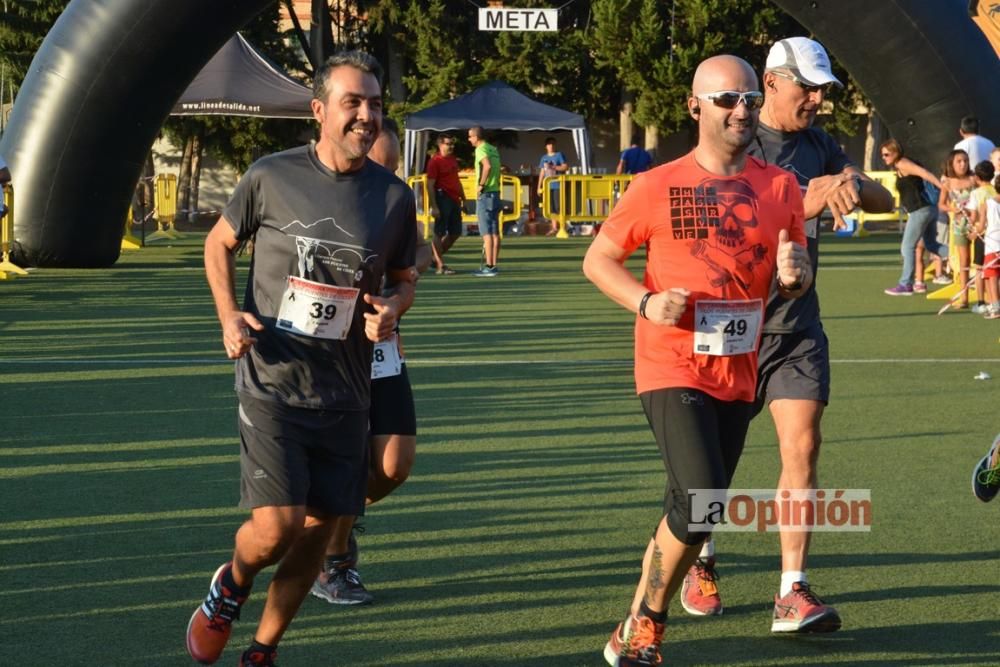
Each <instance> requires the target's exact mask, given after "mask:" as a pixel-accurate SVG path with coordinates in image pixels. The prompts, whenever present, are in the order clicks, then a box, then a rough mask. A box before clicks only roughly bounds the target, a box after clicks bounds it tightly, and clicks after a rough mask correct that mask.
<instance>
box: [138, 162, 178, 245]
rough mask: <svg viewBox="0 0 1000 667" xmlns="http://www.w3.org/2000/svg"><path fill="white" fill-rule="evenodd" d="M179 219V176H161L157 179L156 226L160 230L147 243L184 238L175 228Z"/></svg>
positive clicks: (147, 238)
mask: <svg viewBox="0 0 1000 667" xmlns="http://www.w3.org/2000/svg"><path fill="white" fill-rule="evenodd" d="M176 217H177V176H176V175H174V174H159V175H158V176H157V177H156V224H157V225H158V227H159V229H157V230H156V231H155V232H153V233H152V234H150V235H149V236H147V237H146V241H156V240H157V239H178V238H180V237H182V236H183V234H181V233H180V232H178V231H177V229H176V228H175V227H174V219H175V218H176Z"/></svg>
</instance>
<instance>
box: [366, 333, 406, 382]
mask: <svg viewBox="0 0 1000 667" xmlns="http://www.w3.org/2000/svg"><path fill="white" fill-rule="evenodd" d="M402 372H403V359H402V357H400V356H399V344H398V343H397V342H396V334H392V336H390V337H389V339H388V340H383V341H380V342H378V343H375V349H374V350H373V352H372V379H373V380H378V379H379V378H388V377H394V376H396V375H399V374H400V373H402Z"/></svg>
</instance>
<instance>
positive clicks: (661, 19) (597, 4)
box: [593, 0, 863, 133]
mask: <svg viewBox="0 0 1000 667" xmlns="http://www.w3.org/2000/svg"><path fill="white" fill-rule="evenodd" d="M593 11H594V19H595V23H596V30H595V31H594V50H595V57H596V58H597V60H598V62H600V63H603V64H605V65H607V66H609V67H612V68H613V69H614V70H615V71H616V73H617V75H618V79H619V80H620V81H621V82H622V85H623V86H624V88H625V89H626V90H627V91H628V92H629V93H630V94H631V95H633V96H634V97H635V100H636V102H635V118H636V120H637V121H638V122H640V123H641V124H643V125H647V126H651V127H655V128H657V129H658V130H659V131H660V132H662V133H672V132H677V131H681V130H684V129H690V128H691V127H692V123H691V120H690V118H689V117H688V113H687V108H686V106H685V105H684V104H683V100H685V99H686V98H687V96H688V95H689V94H690V88H691V79H692V77H693V76H694V70H695V68H696V67H697V66H698V63H700V62H701V61H702V60H704V59H705V58H707V57H709V56H712V55H715V54H719V53H731V54H733V55H737V56H740V57H741V58H743V59H745V60H746V61H748V62H749V63H750V64H751V65H753V67H754V69H755V70H757V71H758V72H760V71H761V70H762V69H763V65H764V62H765V60H766V59H767V53H768V51H769V49H770V47H771V44H773V43H774V41H776V40H778V39H781V38H782V37H788V36H792V35H807V34H809V32H808V31H807V30H806V29H805V28H803V27H802V26H801V25H800V24H799V23H798V22H796V21H795V20H794V19H793V18H792V17H791V16H789V15H787V14H785V13H784V12H783V11H781V10H780V9H779V8H778V7H777V6H776V5H775V4H773V3H772V2H769V1H768V0H673V1H672V2H662V1H660V0H594V3H593ZM834 68H835V72H836V74H837V76H838V78H840V79H841V80H842V81H845V82H848V86H847V90H846V91H845V92H844V93H839V94H838V93H834V95H833V96H831V98H830V99H831V102H832V104H833V110H834V116H833V122H832V123H828V124H827V127H828V129H835V130H848V128H850V129H849V130H848V131H851V132H853V131H854V130H855V129H856V128H855V127H854V122H853V119H851V118H850V112H851V111H853V109H854V108H856V106H857V103H858V102H859V101H860V100H861V99H863V98H862V97H861V95H860V90H859V89H858V87H857V84H856V83H854V82H853V80H851V79H850V77H849V76H848V75H847V73H846V71H844V69H843V67H841V66H840V65H839V64H838V63H836V62H835V65H834ZM831 125H832V128H831Z"/></svg>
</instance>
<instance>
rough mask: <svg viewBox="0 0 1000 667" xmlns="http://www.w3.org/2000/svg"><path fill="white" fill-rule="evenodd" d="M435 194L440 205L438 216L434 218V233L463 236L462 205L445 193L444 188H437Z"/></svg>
mask: <svg viewBox="0 0 1000 667" xmlns="http://www.w3.org/2000/svg"><path fill="white" fill-rule="evenodd" d="M434 194H435V197H434V199H435V201H437V206H438V217H436V218H435V219H434V233H435V234H436V235H438V236H445V235H447V236H461V235H462V207H461V206H460V205H459V203H458V202H457V201H455V200H454V199H452V198H451V197H449V196H448V195H447V194H445V192H444V190H436V191H435V193H434Z"/></svg>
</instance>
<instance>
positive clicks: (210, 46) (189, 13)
mask: <svg viewBox="0 0 1000 667" xmlns="http://www.w3.org/2000/svg"><path fill="white" fill-rule="evenodd" d="M775 2H776V4H778V5H779V6H781V7H782V8H783V9H785V11H787V12H789V13H790V14H791V15H793V16H794V17H795V18H796V19H797V20H798V21H799V22H800V23H802V24H803V25H805V26H806V27H807V28H809V29H810V30H811V31H813V32H814V33H815V34H816V36H817V38H818V39H819V40H820V41H821V42H823V44H824V45H825V46H826V47H827V48H828V49H829V50H830V51H831V52H832V53H833V54H834V55H836V56H837V58H838V59H839V60H840V62H842V63H843V64H844V65H845V66H846V67H847V69H848V70H849V71H850V72H851V74H852V75H853V76H854V77H855V78H856V79H857V81H858V82H859V84H860V85H861V87H862V88H863V89H864V91H865V93H866V94H867V95H868V96H869V98H870V99H871V100H872V102H873V103H874V105H875V107H876V109H878V112H879V114H880V115H881V116H882V118H883V119H884V120H885V121H886V122H887V124H888V125H889V128H890V130H891V131H892V133H893V135H894V136H896V137H898V138H899V139H900V140H901V141H902V142H903V143H904V145H905V146H906V147H907V151H908V154H909V155H912V156H913V157H916V158H917V159H919V160H921V161H923V162H924V163H925V164H928V165H934V164H935V163H936V161H937V160H939V159H940V158H941V156H943V155H944V154H945V153H946V151H947V150H948V149H949V148H950V147H951V146H952V145H953V144H954V143H955V141H956V140H957V138H958V137H957V136H956V134H955V130H956V128H957V125H958V120H959V119H960V118H961V117H962V116H964V115H966V114H969V113H974V114H976V115H978V116H979V118H980V120H981V122H982V131H983V134H985V135H987V136H992V137H998V136H1000V127H998V124H1000V117H997V116H996V114H995V110H996V109H998V108H1000V87H997V86H996V85H995V83H996V82H997V81H1000V63H998V60H997V57H996V54H995V53H994V51H993V49H992V47H991V46H990V44H989V42H988V40H987V39H986V37H985V36H984V35H983V34H982V32H980V30H979V28H978V27H977V26H976V25H975V23H973V21H972V20H971V19H969V17H968V13H967V6H966V2H965V0H908V1H907V2H906V3H905V8H904V7H903V6H901V5H902V3H901V2H900V0H884V1H882V2H872V0H775ZM268 5H270V2H269V1H268V0H73V1H72V2H71V3H70V5H69V6H68V7H67V9H66V11H65V12H64V13H63V14H62V16H60V17H59V20H58V21H57V22H56V24H55V26H54V27H53V29H52V31H51V32H50V33H49V34H48V36H46V38H45V41H44V43H43V44H42V48H41V49H40V50H39V51H38V54H36V56H35V59H34V61H33V62H32V64H31V71H30V72H29V74H28V77H27V78H26V79H25V81H24V85H23V87H22V88H21V92H20V94H19V95H18V98H17V104H15V106H14V109H13V112H12V114H11V116H10V122H9V124H8V128H7V131H6V132H5V134H4V137H3V140H2V141H0V154H2V155H4V157H5V158H6V159H7V162H8V163H9V164H10V167H11V171H12V173H13V175H14V177H15V179H16V180H15V185H16V188H17V205H16V208H15V216H16V219H15V220H14V237H15V239H16V243H15V257H16V259H17V260H18V261H20V262H22V263H25V264H28V265H34V266H53V267H56V266H61V267H105V266H110V265H112V264H113V263H114V262H115V260H117V258H118V254H119V249H120V240H121V232H122V224H123V221H124V218H125V213H126V211H127V209H128V205H129V200H130V198H131V195H132V190H133V186H134V184H135V182H136V180H137V179H138V177H139V174H140V173H141V169H142V163H143V160H144V158H145V155H146V152H147V151H148V149H149V146H150V145H151V144H152V142H153V140H154V138H155V137H156V134H157V132H158V131H159V129H160V127H161V126H162V124H163V121H164V120H165V119H166V117H167V115H168V113H169V111H170V109H171V107H172V105H173V104H174V102H175V101H176V100H177V98H178V97H179V96H180V94H181V93H182V92H183V91H184V89H185V88H186V87H187V85H188V84H189V83H190V82H191V80H192V79H193V78H194V77H195V75H196V74H197V73H198V71H199V70H200V69H201V68H202V67H203V66H204V65H205V63H207V62H208V60H209V59H210V58H211V56H212V55H213V54H214V53H215V52H216V51H217V50H218V49H219V48H220V47H221V46H222V44H223V43H224V42H225V41H226V40H227V39H228V38H229V37H230V36H231V35H232V34H233V33H234V32H235V31H236V30H237V29H238V28H240V27H241V26H242V25H244V24H245V23H246V22H247V21H248V20H250V19H251V18H252V17H253V16H254V15H256V14H257V13H259V12H260V11H262V10H263V9H264V8H265V7H266V6H268ZM991 84H992V85H991Z"/></svg>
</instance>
